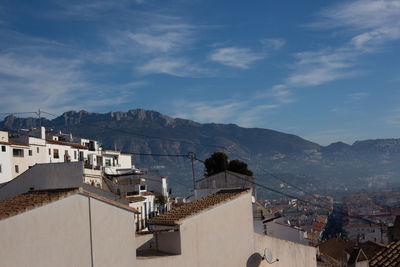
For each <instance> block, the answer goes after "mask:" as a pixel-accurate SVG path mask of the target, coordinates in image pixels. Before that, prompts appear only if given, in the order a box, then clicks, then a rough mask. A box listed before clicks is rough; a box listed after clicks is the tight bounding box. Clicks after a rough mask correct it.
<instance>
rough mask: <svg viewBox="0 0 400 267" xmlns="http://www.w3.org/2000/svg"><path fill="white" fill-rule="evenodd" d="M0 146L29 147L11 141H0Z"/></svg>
mask: <svg viewBox="0 0 400 267" xmlns="http://www.w3.org/2000/svg"><path fill="white" fill-rule="evenodd" d="M0 145H9V146H26V147H29V145H27V144H22V143H18V142H14V141H11V140H9V141H8V142H1V141H0Z"/></svg>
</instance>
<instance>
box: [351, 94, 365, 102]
mask: <svg viewBox="0 0 400 267" xmlns="http://www.w3.org/2000/svg"><path fill="white" fill-rule="evenodd" d="M368 96H369V94H368V93H367V92H356V93H352V94H349V95H348V98H349V101H350V102H356V101H360V100H362V99H364V98H366V97H368Z"/></svg>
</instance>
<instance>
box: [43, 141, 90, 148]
mask: <svg viewBox="0 0 400 267" xmlns="http://www.w3.org/2000/svg"><path fill="white" fill-rule="evenodd" d="M46 143H48V144H54V145H62V146H70V147H74V148H80V149H88V148H87V146H83V145H81V144H77V143H71V142H63V141H56V140H49V139H47V140H46Z"/></svg>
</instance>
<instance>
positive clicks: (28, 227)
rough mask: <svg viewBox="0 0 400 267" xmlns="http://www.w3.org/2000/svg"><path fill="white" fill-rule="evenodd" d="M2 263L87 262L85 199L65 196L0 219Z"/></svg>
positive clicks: (70, 263)
mask: <svg viewBox="0 0 400 267" xmlns="http://www.w3.org/2000/svg"><path fill="white" fill-rule="evenodd" d="M0 244H1V249H0V259H1V264H2V266H90V264H91V259H90V228H89V213H88V200H87V198H85V197H81V196H78V195H76V196H71V197H68V198H66V199H63V200H60V201H57V202H54V203H51V204H48V205H46V206H43V207H39V208H36V209H34V210H31V211H27V212H24V213H22V214H20V215H16V216H14V217H10V218H8V219H4V220H1V221H0Z"/></svg>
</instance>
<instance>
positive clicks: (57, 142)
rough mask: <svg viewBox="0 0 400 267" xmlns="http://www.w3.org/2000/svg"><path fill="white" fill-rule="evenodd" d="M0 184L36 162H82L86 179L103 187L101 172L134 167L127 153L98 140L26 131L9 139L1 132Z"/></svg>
mask: <svg viewBox="0 0 400 267" xmlns="http://www.w3.org/2000/svg"><path fill="white" fill-rule="evenodd" d="M0 142H1V150H0V183H4V182H8V181H10V180H11V179H13V178H15V177H17V176H18V175H20V174H21V173H23V172H25V171H26V170H27V169H29V168H31V167H32V166H34V165H35V164H38V163H61V162H78V161H82V162H84V163H85V170H86V171H85V181H86V182H87V183H88V184H92V185H95V186H98V187H101V186H102V172H104V171H105V172H108V173H121V172H131V171H133V170H136V169H135V167H134V166H133V165H132V158H131V155H130V154H125V153H121V152H119V151H110V150H103V149H102V147H101V146H100V144H99V142H98V141H95V140H89V139H86V138H77V137H73V136H72V135H71V134H69V135H66V134H61V133H60V134H51V133H50V132H46V130H45V128H44V127H41V129H40V131H38V130H32V131H26V132H23V133H21V134H19V135H18V136H13V138H9V134H8V132H3V131H0Z"/></svg>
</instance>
